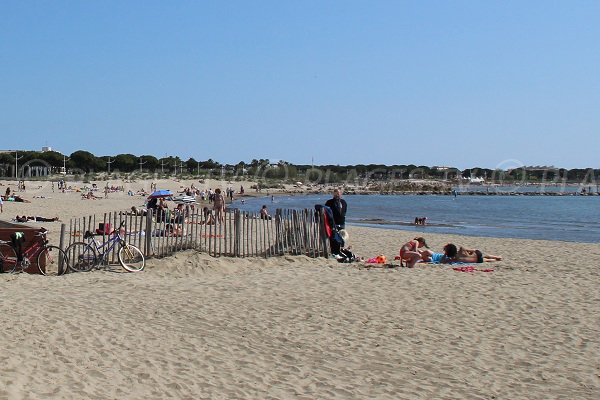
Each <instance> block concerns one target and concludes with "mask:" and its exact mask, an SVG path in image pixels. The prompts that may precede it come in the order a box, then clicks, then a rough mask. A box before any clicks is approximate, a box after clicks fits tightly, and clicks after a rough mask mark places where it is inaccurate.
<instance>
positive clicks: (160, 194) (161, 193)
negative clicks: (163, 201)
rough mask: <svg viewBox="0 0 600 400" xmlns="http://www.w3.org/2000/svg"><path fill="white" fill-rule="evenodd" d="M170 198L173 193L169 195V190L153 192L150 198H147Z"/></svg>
mask: <svg viewBox="0 0 600 400" xmlns="http://www.w3.org/2000/svg"><path fill="white" fill-rule="evenodd" d="M171 196H173V193H171V191H170V190H167V189H160V190H156V191H154V192H153V193H152V194H151V195H150V196H148V198H149V199H152V198H154V197H156V198H158V197H171Z"/></svg>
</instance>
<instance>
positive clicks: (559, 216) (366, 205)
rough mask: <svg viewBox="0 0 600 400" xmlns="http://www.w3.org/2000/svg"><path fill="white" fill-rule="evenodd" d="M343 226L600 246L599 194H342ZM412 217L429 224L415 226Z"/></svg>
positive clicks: (253, 202) (306, 202) (311, 200)
mask: <svg viewBox="0 0 600 400" xmlns="http://www.w3.org/2000/svg"><path fill="white" fill-rule="evenodd" d="M329 198H331V195H325V194H323V195H296V196H275V197H273V198H271V196H266V197H256V198H246V199H244V203H243V204H242V202H241V201H240V200H235V201H234V203H233V204H232V206H233V207H236V208H239V209H241V210H244V211H252V212H258V211H259V209H260V207H261V206H262V205H263V204H266V205H267V207H268V208H269V212H270V213H271V214H273V213H274V212H275V209H277V208H288V209H289V208H293V209H303V208H311V209H312V208H314V205H315V204H324V203H325V201H327V200H328V199H329ZM344 199H345V200H346V201H347V202H348V213H347V215H346V223H347V224H349V225H361V226H372V227H379V228H387V229H402V230H407V231H423V230H424V231H429V232H435V233H453V234H460V235H469V236H487V237H501V238H523V239H545V240H562V241H571V242H586V243H600V218H598V216H599V215H600V213H599V211H600V196H484V195H482V196H465V195H458V196H456V197H454V196H448V195H345V196H344ZM415 217H427V225H425V226H414V225H412V222H413V221H414V219H415Z"/></svg>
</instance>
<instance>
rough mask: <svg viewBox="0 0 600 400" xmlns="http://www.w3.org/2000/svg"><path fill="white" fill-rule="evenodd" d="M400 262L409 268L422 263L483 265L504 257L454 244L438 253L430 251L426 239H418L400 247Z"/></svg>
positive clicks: (447, 245) (448, 245)
mask: <svg viewBox="0 0 600 400" xmlns="http://www.w3.org/2000/svg"><path fill="white" fill-rule="evenodd" d="M400 260H401V261H404V262H406V266H407V267H409V268H412V267H414V266H415V264H416V263H418V262H420V261H423V262H431V263H437V264H449V263H483V262H489V261H501V260H502V257H500V256H495V255H492V254H483V252H482V251H481V250H478V249H469V248H466V247H462V246H456V245H455V244H453V243H448V244H446V245H445V246H444V247H443V249H442V252H441V253H438V252H434V251H432V250H430V249H429V246H427V242H426V241H425V238H423V237H416V238H414V239H413V240H410V241H408V242H406V243H405V244H403V245H402V247H400Z"/></svg>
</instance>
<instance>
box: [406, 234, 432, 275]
mask: <svg viewBox="0 0 600 400" xmlns="http://www.w3.org/2000/svg"><path fill="white" fill-rule="evenodd" d="M421 247H427V242H425V239H424V238H422V237H416V238H414V239H413V240H411V241H410V242H407V243H404V244H403V245H402V247H400V260H402V261H406V266H407V267H408V268H412V267H414V266H415V264H416V263H417V262H419V260H421V251H420V250H419V248H421Z"/></svg>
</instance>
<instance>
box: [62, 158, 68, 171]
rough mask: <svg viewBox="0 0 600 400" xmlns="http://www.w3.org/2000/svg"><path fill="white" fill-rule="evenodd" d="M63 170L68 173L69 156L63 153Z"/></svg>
mask: <svg viewBox="0 0 600 400" xmlns="http://www.w3.org/2000/svg"><path fill="white" fill-rule="evenodd" d="M62 172H63V173H64V174H65V175H66V174H67V156H65V155H64V154H63V169H62Z"/></svg>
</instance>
